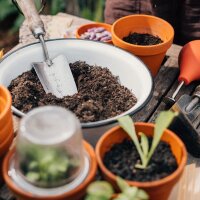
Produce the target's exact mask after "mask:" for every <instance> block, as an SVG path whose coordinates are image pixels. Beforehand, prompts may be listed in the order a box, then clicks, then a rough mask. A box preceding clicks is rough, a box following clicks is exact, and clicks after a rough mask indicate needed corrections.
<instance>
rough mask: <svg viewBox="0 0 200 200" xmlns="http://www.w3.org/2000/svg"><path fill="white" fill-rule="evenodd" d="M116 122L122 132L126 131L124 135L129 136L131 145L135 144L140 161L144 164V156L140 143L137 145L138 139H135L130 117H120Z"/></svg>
mask: <svg viewBox="0 0 200 200" xmlns="http://www.w3.org/2000/svg"><path fill="white" fill-rule="evenodd" d="M118 122H119V124H120V126H121V128H123V129H124V131H126V133H127V134H128V135H129V136H130V138H131V139H132V141H133V143H134V144H135V146H136V149H137V151H138V153H139V155H140V159H141V161H142V163H145V156H144V154H143V152H142V149H141V147H140V143H139V140H138V137H137V134H136V131H135V127H134V124H133V121H132V119H131V117H129V116H128V115H126V116H123V117H120V118H118Z"/></svg>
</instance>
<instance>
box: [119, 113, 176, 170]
mask: <svg viewBox="0 0 200 200" xmlns="http://www.w3.org/2000/svg"><path fill="white" fill-rule="evenodd" d="M176 115H177V113H174V112H172V111H163V112H161V113H160V114H159V116H158V118H157V119H156V121H155V129H154V135H153V141H152V145H151V147H150V146H149V141H148V138H147V136H146V135H145V134H144V133H139V135H140V141H139V138H138V136H137V134H136V131H135V127H134V125H133V122H132V119H131V117H129V116H123V117H121V118H119V119H118V122H119V124H120V126H121V128H123V129H124V131H125V132H126V133H127V134H128V135H129V136H130V138H131V139H132V141H133V143H134V144H135V146H136V149H137V151H138V154H139V156H140V159H141V164H136V165H135V167H136V168H140V169H145V168H146V167H147V166H148V164H149V161H150V160H151V157H152V155H153V153H154V151H155V149H156V147H157V146H158V144H159V142H160V139H161V137H162V134H163V132H164V130H165V129H166V128H167V127H168V126H169V125H170V123H171V122H172V120H173V119H174V117H175V116H176Z"/></svg>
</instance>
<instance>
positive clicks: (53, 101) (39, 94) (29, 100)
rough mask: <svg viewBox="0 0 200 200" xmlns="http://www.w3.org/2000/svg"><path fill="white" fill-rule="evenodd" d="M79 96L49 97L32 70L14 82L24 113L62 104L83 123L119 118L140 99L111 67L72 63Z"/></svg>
mask: <svg viewBox="0 0 200 200" xmlns="http://www.w3.org/2000/svg"><path fill="white" fill-rule="evenodd" d="M70 68H71V71H72V74H73V76H74V79H75V82H76V85H77V88H78V93H77V94H74V95H73V96H66V97H64V98H62V99H60V98H56V97H55V96H54V95H52V94H50V93H49V94H46V93H45V91H44V90H43V88H42V85H41V83H40V81H39V79H38V77H37V75H36V73H35V71H34V70H33V69H32V70H30V71H27V72H24V73H23V74H22V75H20V76H18V77H17V78H16V79H14V80H12V82H11V84H10V85H9V87H8V88H9V90H10V92H11V95H12V100H13V106H15V107H16V108H17V109H19V110H21V111H22V112H27V111H29V110H31V109H33V108H35V107H38V106H44V105H59V106H63V107H65V108H68V109H69V110H71V111H72V112H74V113H75V114H76V116H77V117H78V118H79V119H80V121H81V122H94V121H100V120H104V119H108V118H111V117H115V116H117V115H119V114H121V113H123V112H125V111H127V110H129V109H130V108H131V107H133V106H134V105H135V104H136V102H137V99H136V97H135V96H134V94H133V93H132V92H131V91H130V90H129V89H127V88H126V87H124V86H122V85H120V83H119V80H118V77H115V76H113V75H112V73H111V72H110V71H109V69H108V68H102V67H100V66H90V65H88V64H87V63H85V62H82V61H77V62H75V63H70Z"/></svg>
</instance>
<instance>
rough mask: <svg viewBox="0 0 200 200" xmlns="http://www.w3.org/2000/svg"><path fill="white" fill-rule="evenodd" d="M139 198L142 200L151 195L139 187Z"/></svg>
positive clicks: (146, 199)
mask: <svg viewBox="0 0 200 200" xmlns="http://www.w3.org/2000/svg"><path fill="white" fill-rule="evenodd" d="M137 198H138V199H141V200H148V199H149V195H148V194H147V193H146V192H145V191H144V190H141V189H139V191H138V193H137Z"/></svg>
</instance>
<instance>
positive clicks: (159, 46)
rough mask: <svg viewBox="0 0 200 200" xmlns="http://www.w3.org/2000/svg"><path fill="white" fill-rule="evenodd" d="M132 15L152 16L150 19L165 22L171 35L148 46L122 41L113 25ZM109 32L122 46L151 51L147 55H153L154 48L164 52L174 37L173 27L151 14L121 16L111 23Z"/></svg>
mask: <svg viewBox="0 0 200 200" xmlns="http://www.w3.org/2000/svg"><path fill="white" fill-rule="evenodd" d="M134 17H141V18H142V17H145V18H152V19H156V20H159V21H161V22H162V23H163V24H165V25H166V26H168V27H169V28H170V29H171V37H169V39H168V40H166V41H164V42H163V43H160V44H156V45H148V46H145V45H135V44H130V43H128V42H125V41H123V40H122V39H121V38H119V37H118V36H117V35H116V33H115V26H116V25H117V24H118V23H119V22H120V21H123V20H126V19H128V18H134ZM111 33H112V37H115V39H116V40H118V42H120V43H121V44H122V45H124V46H127V47H129V48H130V47H132V48H138V49H141V51H142V50H143V51H144V50H145V51H147V50H148V51H149V52H151V53H149V54H147V55H154V53H153V52H154V51H155V49H160V53H162V52H165V51H166V50H167V49H168V48H169V47H170V46H171V44H170V43H171V42H172V41H173V38H174V29H173V27H172V26H171V24H169V23H168V22H167V21H165V20H163V19H161V18H159V17H155V16H152V15H143V14H134V15H128V16H125V17H122V18H120V19H118V20H116V21H115V22H114V23H113V25H112V28H111ZM140 55H141V54H140Z"/></svg>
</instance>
